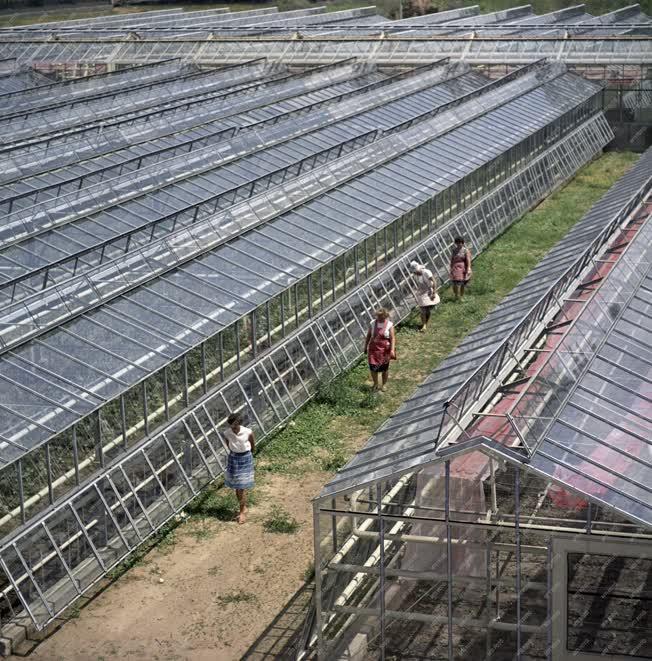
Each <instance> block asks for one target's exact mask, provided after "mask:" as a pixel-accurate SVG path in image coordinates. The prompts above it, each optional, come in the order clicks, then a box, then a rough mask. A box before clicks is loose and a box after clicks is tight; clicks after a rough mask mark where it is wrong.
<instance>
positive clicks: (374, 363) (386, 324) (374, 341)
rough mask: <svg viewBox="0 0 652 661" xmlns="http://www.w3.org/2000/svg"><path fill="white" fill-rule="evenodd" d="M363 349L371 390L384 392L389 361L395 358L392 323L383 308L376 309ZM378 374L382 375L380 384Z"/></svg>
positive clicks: (394, 339)
mask: <svg viewBox="0 0 652 661" xmlns="http://www.w3.org/2000/svg"><path fill="white" fill-rule="evenodd" d="M364 350H365V353H366V354H367V358H368V360H369V371H370V372H371V380H372V381H373V382H374V386H373V390H374V391H375V392H384V391H385V384H386V383H387V379H388V378H389V361H390V360H396V334H395V333H394V324H392V322H391V321H390V320H389V313H388V312H387V310H385V308H380V309H378V310H376V318H375V319H374V320H373V321H372V322H371V326H370V327H369V330H368V331H367V339H366V340H365V343H364ZM379 375H382V383H381V384H379V383H378V376H379Z"/></svg>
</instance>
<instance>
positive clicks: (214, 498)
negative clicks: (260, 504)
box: [186, 487, 257, 521]
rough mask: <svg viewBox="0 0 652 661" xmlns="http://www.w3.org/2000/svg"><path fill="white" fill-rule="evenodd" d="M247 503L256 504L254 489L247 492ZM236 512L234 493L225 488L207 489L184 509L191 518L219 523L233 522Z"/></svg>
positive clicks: (236, 503) (236, 504)
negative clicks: (213, 520)
mask: <svg viewBox="0 0 652 661" xmlns="http://www.w3.org/2000/svg"><path fill="white" fill-rule="evenodd" d="M247 501H248V503H249V504H250V505H255V504H256V503H257V492H256V489H252V490H251V491H249V492H247ZM238 511H239V506H238V499H237V498H236V497H235V493H233V491H232V490H231V489H227V488H225V487H222V488H216V487H213V488H209V489H207V490H206V491H204V492H203V493H202V494H200V495H199V496H198V497H197V498H195V499H194V500H193V501H192V502H191V503H190V504H189V505H188V506H187V507H186V512H187V513H188V514H190V516H191V517H193V518H197V519H206V518H213V519H218V520H219V521H233V519H234V518H235V517H236V516H237V514H238Z"/></svg>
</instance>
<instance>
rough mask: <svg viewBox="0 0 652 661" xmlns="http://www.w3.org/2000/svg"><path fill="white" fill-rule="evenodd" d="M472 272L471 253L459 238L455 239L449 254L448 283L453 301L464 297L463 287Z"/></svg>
mask: <svg viewBox="0 0 652 661" xmlns="http://www.w3.org/2000/svg"><path fill="white" fill-rule="evenodd" d="M472 275H473V271H472V270H471V251H470V250H469V249H468V248H467V247H466V246H465V245H464V239H463V238H462V237H461V236H457V237H455V245H454V246H453V250H452V252H451V261H450V281H451V284H452V285H453V295H454V296H455V300H460V299H461V298H462V297H463V296H464V287H466V285H467V284H468V282H469V280H470V279H471V276H472Z"/></svg>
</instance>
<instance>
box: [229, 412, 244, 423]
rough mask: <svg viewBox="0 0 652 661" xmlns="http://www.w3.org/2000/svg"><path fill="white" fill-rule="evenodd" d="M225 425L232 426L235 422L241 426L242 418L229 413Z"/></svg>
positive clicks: (237, 414)
mask: <svg viewBox="0 0 652 661" xmlns="http://www.w3.org/2000/svg"><path fill="white" fill-rule="evenodd" d="M226 421H227V423H228V424H229V425H233V424H235V423H236V422H237V423H238V424H239V425H241V424H242V418H241V417H240V414H239V413H231V415H230V416H229V417H228V418H227V419H226Z"/></svg>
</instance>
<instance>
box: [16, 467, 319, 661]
mask: <svg viewBox="0 0 652 661" xmlns="http://www.w3.org/2000/svg"><path fill="white" fill-rule="evenodd" d="M326 478H327V475H326V474H325V473H310V474H308V475H306V476H305V478H304V479H301V480H300V481H294V482H292V483H291V484H290V480H289V479H288V478H286V477H281V476H271V477H267V478H266V479H265V483H264V484H263V486H262V487H261V488H260V490H259V495H258V502H259V503H260V504H258V505H255V506H253V507H252V508H251V512H250V521H249V522H248V523H247V524H246V525H244V526H238V525H237V524H236V523H226V522H221V521H213V520H210V521H202V522H199V523H200V524H201V527H197V522H194V521H193V522H192V523H188V524H186V525H182V526H180V527H179V528H177V530H176V533H175V541H174V543H173V544H169V545H168V546H167V547H165V548H163V549H162V550H161V549H160V548H155V549H153V550H152V551H151V552H150V553H149V554H148V555H147V556H146V557H145V559H144V561H143V562H141V563H140V564H139V565H138V566H135V567H133V568H132V569H130V570H129V571H128V572H127V573H126V574H125V575H123V576H122V577H121V578H120V580H118V581H117V582H116V583H114V584H113V585H111V586H110V587H109V588H108V589H107V590H105V591H104V592H103V593H101V594H100V595H99V596H98V597H97V598H96V599H94V600H93V601H92V602H91V603H90V604H89V605H88V606H87V607H86V608H83V609H82V610H81V611H79V613H78V614H77V617H75V618H72V619H70V620H69V621H68V622H66V623H65V624H64V626H63V627H62V628H61V629H59V631H57V632H56V633H55V634H54V635H52V636H50V637H49V638H47V639H46V640H45V641H43V642H42V643H41V644H40V645H39V646H38V647H37V648H36V649H35V650H34V652H33V653H32V654H30V656H29V658H30V659H34V660H36V659H38V660H46V659H47V661H91V660H92V661H109V660H113V659H148V660H149V659H152V660H159V659H161V660H163V659H165V660H166V661H181V660H186V659H188V660H192V661H222V660H228V659H239V658H241V656H242V655H243V654H244V653H245V652H246V651H247V649H248V648H249V647H250V645H251V644H252V643H253V642H254V641H255V640H256V638H257V637H258V636H259V635H260V634H261V633H262V632H263V631H264V629H265V628H266V627H267V626H268V625H269V624H270V623H271V622H272V620H273V619H274V617H275V616H276V615H277V614H278V613H279V612H280V611H281V609H282V608H283V606H284V605H285V604H286V603H287V601H288V599H289V598H290V597H291V596H292V595H293V594H294V593H295V592H296V591H297V590H298V589H299V588H300V587H301V586H302V584H303V583H304V580H305V575H306V571H307V570H308V568H309V567H310V566H311V565H310V563H311V561H312V557H313V556H312V507H311V502H310V501H311V499H312V497H313V496H315V495H316V494H317V493H318V492H319V490H320V488H321V486H322V485H323V483H324V482H325V481H326ZM272 504H276V505H280V506H282V507H283V508H285V509H286V510H287V512H288V513H289V514H290V515H291V516H293V517H294V518H295V519H296V520H297V521H298V522H299V523H300V528H299V530H298V531H297V532H296V533H293V534H278V533H270V532H265V531H264V530H263V526H262V522H263V519H264V518H265V517H266V515H267V514H268V512H269V510H270V508H271V506H272ZM14 658H16V659H17V658H18V657H14Z"/></svg>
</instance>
